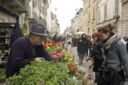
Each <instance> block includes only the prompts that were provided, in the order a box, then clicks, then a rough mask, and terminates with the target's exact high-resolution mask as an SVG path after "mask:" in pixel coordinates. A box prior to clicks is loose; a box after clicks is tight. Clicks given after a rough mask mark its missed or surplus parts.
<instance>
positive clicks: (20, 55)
mask: <svg viewBox="0 0 128 85" xmlns="http://www.w3.org/2000/svg"><path fill="white" fill-rule="evenodd" d="M35 57H43V58H45V59H46V60H51V58H50V56H49V55H48V54H47V52H46V51H45V49H44V48H43V46H35V47H32V46H31V43H30V40H29V39H28V38H24V37H22V38H19V39H17V40H16V41H15V42H14V43H13V44H12V47H11V50H10V56H9V58H8V64H7V68H6V76H7V77H10V76H12V75H13V74H18V72H19V70H20V68H23V67H24V66H25V65H27V64H29V63H30V62H31V61H32V60H34V58H35Z"/></svg>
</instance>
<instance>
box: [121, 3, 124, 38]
mask: <svg viewBox="0 0 128 85" xmlns="http://www.w3.org/2000/svg"><path fill="white" fill-rule="evenodd" d="M123 11H124V10H123V2H122V12H121V15H122V21H121V35H122V36H124V31H123V30H124V27H123V24H124V20H123V18H124V16H123V14H124V12H123Z"/></svg>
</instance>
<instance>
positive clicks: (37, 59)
mask: <svg viewBox="0 0 128 85" xmlns="http://www.w3.org/2000/svg"><path fill="white" fill-rule="evenodd" d="M42 60H43V58H41V57H37V58H35V61H37V62H42Z"/></svg>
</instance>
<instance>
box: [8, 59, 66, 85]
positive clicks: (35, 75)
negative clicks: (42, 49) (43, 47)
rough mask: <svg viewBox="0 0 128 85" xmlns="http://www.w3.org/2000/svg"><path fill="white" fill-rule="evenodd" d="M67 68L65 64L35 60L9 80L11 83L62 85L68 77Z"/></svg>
mask: <svg viewBox="0 0 128 85" xmlns="http://www.w3.org/2000/svg"><path fill="white" fill-rule="evenodd" d="M66 69H67V66H66V65H64V64H58V63H49V62H47V61H43V62H41V63H40V62H35V61H34V62H32V63H31V65H27V66H26V67H25V68H22V69H21V71H20V74H19V75H17V76H16V75H14V76H13V77H10V78H9V79H7V81H9V82H10V84H11V85H62V84H61V83H63V82H64V81H65V80H67V79H68V74H67V72H66V71H67V70H66ZM42 83H45V84H42Z"/></svg>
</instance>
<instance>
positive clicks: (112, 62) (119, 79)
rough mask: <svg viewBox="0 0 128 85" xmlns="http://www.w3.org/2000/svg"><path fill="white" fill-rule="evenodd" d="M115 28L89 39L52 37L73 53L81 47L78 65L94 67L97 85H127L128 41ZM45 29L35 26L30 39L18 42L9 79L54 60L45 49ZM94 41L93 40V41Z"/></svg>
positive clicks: (9, 65) (11, 52) (14, 46)
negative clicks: (87, 63) (28, 67)
mask: <svg viewBox="0 0 128 85" xmlns="http://www.w3.org/2000/svg"><path fill="white" fill-rule="evenodd" d="M112 29H113V28H112V26H110V25H108V26H105V27H103V28H100V29H99V30H98V32H95V33H93V34H92V36H88V35H86V34H82V35H81V36H79V37H76V35H72V36H71V35H68V36H66V37H64V36H57V34H55V35H54V36H53V37H51V40H52V41H53V42H61V43H62V45H63V47H64V48H66V49H68V50H69V51H70V50H71V46H76V47H77V52H78V57H79V60H78V64H79V65H81V64H82V63H83V58H84V57H85V58H86V60H87V61H91V62H92V63H93V71H94V72H95V82H96V83H97V85H124V83H125V81H126V80H127V77H128V37H124V38H120V37H119V36H117V35H116V33H114V32H113V30H112ZM45 30H46V28H45V27H44V26H42V25H33V26H32V28H31V30H30V33H29V36H28V37H21V38H19V39H17V40H16V41H15V42H14V43H13V44H12V46H11V50H10V56H9V59H8V64H7V68H6V76H7V77H10V76H12V75H14V74H16V73H18V72H19V69H20V68H22V67H24V66H25V65H26V64H29V63H30V61H32V60H37V59H38V58H40V57H43V58H44V59H46V60H48V61H49V60H52V59H50V55H48V53H47V52H46V51H45V49H44V48H43V47H42V41H44V42H45V38H46V35H47V33H46V32H45ZM91 37H92V39H91Z"/></svg>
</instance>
